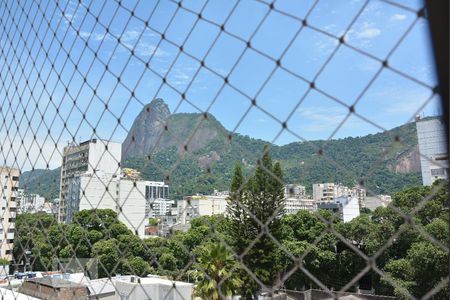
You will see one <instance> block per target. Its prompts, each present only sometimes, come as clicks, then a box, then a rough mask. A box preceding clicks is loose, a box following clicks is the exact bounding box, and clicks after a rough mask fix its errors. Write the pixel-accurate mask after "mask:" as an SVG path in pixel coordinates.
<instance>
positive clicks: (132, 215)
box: [116, 180, 148, 238]
mask: <svg viewBox="0 0 450 300" xmlns="http://www.w3.org/2000/svg"><path fill="white" fill-rule="evenodd" d="M147 187H148V181H133V180H120V181H119V191H118V199H117V204H118V205H117V208H116V211H117V214H118V216H119V220H120V221H122V222H123V223H125V224H126V225H127V226H128V228H129V229H131V230H132V231H133V232H134V233H135V234H136V235H138V236H139V237H141V238H144V236H145V225H147V224H148V218H147V215H146V211H145V207H146V205H147V202H148V201H147V199H146V198H145V189H146V188H147Z"/></svg>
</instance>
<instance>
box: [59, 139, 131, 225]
mask: <svg viewBox="0 0 450 300" xmlns="http://www.w3.org/2000/svg"><path fill="white" fill-rule="evenodd" d="M121 151H122V147H121V144H120V143H114V142H110V141H104V140H97V139H91V140H88V141H85V142H82V143H80V144H75V143H72V144H69V145H68V146H66V147H65V148H64V150H63V158H62V164H61V181H60V197H59V198H60V201H59V221H60V222H64V223H68V222H70V221H71V220H72V217H73V213H74V212H76V211H77V210H76V208H77V206H78V203H77V201H78V198H79V196H77V193H79V191H80V190H79V188H78V189H77V186H80V184H81V182H80V176H81V175H83V174H97V173H101V174H102V176H104V177H105V178H108V180H107V182H108V181H111V179H112V178H113V177H114V176H116V177H119V175H120V160H121ZM106 186H108V184H106Z"/></svg>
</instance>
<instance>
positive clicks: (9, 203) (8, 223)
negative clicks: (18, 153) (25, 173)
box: [0, 167, 20, 261]
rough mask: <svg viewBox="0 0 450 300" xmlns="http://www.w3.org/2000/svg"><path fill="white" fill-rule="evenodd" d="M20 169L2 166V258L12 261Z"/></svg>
mask: <svg viewBox="0 0 450 300" xmlns="http://www.w3.org/2000/svg"><path fill="white" fill-rule="evenodd" d="M19 176H20V171H19V170H18V169H14V168H8V167H0V187H1V195H0V196H1V198H0V200H1V209H2V211H1V228H0V233H1V235H0V258H3V259H7V260H9V261H12V251H13V243H14V233H15V228H16V214H17V204H16V203H17V198H18V196H19Z"/></svg>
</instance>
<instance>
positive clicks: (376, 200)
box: [364, 195, 392, 210]
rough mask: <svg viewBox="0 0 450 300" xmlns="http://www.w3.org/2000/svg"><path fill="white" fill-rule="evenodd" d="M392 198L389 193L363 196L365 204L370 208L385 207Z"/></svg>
mask: <svg viewBox="0 0 450 300" xmlns="http://www.w3.org/2000/svg"><path fill="white" fill-rule="evenodd" d="M391 201H392V198H391V196H389V195H377V196H369V197H366V198H365V201H364V202H365V205H364V207H367V208H368V209H370V210H375V209H376V208H377V207H380V206H381V207H386V206H388V205H389V203H391Z"/></svg>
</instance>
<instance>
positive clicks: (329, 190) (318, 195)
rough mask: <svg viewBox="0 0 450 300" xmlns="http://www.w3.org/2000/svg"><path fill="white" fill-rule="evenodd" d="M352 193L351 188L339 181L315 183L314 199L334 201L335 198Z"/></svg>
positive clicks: (317, 200)
mask: <svg viewBox="0 0 450 300" xmlns="http://www.w3.org/2000/svg"><path fill="white" fill-rule="evenodd" d="M348 195H351V190H350V189H349V188H348V187H346V186H344V185H342V184H340V183H338V184H336V183H315V184H313V199H314V200H315V201H316V202H332V201H333V199H334V198H336V197H341V196H348Z"/></svg>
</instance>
